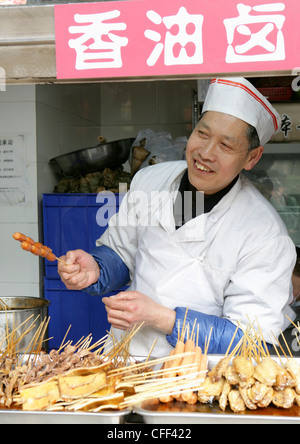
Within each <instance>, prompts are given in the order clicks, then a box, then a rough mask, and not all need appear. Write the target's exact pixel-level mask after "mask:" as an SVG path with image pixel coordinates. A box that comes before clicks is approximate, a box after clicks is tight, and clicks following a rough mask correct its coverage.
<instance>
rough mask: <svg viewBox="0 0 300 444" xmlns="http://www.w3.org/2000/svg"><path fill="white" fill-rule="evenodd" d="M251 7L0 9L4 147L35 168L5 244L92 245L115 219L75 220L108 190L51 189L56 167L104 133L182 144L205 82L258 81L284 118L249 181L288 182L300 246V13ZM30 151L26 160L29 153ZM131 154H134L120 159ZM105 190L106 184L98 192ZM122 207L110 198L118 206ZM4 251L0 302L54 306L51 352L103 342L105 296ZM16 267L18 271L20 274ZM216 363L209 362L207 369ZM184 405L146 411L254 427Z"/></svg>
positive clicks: (165, 417) (90, 417) (155, 416)
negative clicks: (15, 237) (38, 301)
mask: <svg viewBox="0 0 300 444" xmlns="http://www.w3.org/2000/svg"><path fill="white" fill-rule="evenodd" d="M216 3H218V4H216ZM248 3H249V4H250V5H249V6H246V5H241V4H239V3H238V2H237V1H235V0H230V1H228V2H224V1H221V0H218V2H214V5H212V4H211V2H210V1H209V0H207V1H203V2H202V3H201V6H199V2H196V1H189V2H186V1H182V0H176V1H174V2H172V3H170V2H161V1H148V0H141V1H137V0H136V1H124V2H99V3H90V2H87V3H70V4H57V5H53V4H41V3H39V4H35V5H31V4H28V5H24V6H7V7H6V6H3V7H1V9H0V17H1V23H2V26H1V30H0V42H1V45H0V54H1V69H2V70H1V74H2V77H1V79H2V80H3V82H2V85H1V86H2V88H1V96H0V101H1V103H3V104H5V107H6V110H7V115H8V117H7V119H9V120H11V118H12V116H13V115H16V124H15V125H12V124H10V125H6V123H5V122H6V121H5V119H4V123H3V127H0V129H1V135H0V139H1V141H2V142H1V143H2V144H3V145H6V143H5V141H6V142H7V144H8V141H13V146H14V147H15V148H14V153H15V156H16V158H17V161H18V162H19V163H20V164H21V167H23V169H22V168H21V169H20V170H23V171H25V172H26V173H25V174H21V173H20V174H19V175H18V179H19V181H20V182H19V185H18V192H16V191H15V190H14V189H13V187H12V186H11V181H10V182H9V183H8V185H7V188H8V190H10V192H9V193H8V192H7V191H5V192H4V193H3V197H2V199H3V200H2V206H3V207H5V209H6V210H7V213H6V216H1V218H2V220H1V221H0V223H1V224H2V225H3V230H2V233H3V237H5V238H6V239H8V238H9V239H11V234H12V233H13V232H14V231H23V232H25V233H26V234H28V235H29V236H31V237H32V238H34V239H39V240H41V241H43V242H44V243H45V244H46V245H49V246H50V247H51V248H53V250H54V252H55V254H57V256H60V255H62V254H64V253H65V252H66V251H67V250H68V249H71V248H73V244H74V238H72V237H71V236H70V239H69V238H68V236H69V235H70V234H73V236H75V238H76V239H77V244H76V248H83V249H86V250H90V249H91V245H92V243H93V242H94V240H95V238H96V236H97V237H100V234H101V233H102V232H103V230H104V229H105V227H106V226H107V222H108V221H107V219H106V225H105V224H102V225H101V224H99V223H95V224H94V226H90V225H89V224H87V226H83V225H80V224H79V223H78V221H79V220H81V219H80V218H82V220H83V222H84V221H86V220H89V219H92V220H94V221H95V220H96V221H97V214H98V215H99V214H100V213H99V211H100V212H101V208H102V207H103V205H105V204H106V202H104V201H101V199H100V200H97V199H99V197H97V196H99V195H98V193H96V194H95V191H94V190H93V191H92V190H91V188H90V183H89V182H88V183H87V181H86V179H85V180H81V183H80V184H79V185H76V187H77V189H76V190H77V191H78V186H79V187H81V189H80V190H79V191H80V193H78V192H77V193H74V192H71V193H70V195H69V196H68V195H66V193H65V192H62V191H60V192H59V193H55V194H54V193H53V190H54V188H55V187H57V186H58V176H57V172H54V171H53V165H51V164H50V163H49V161H50V159H53V158H55V159H56V161H57V160H58V159H59V158H62V157H63V156H65V155H70V154H71V153H73V152H74V151H76V152H77V150H78V149H80V148H83V147H87V146H90V147H93V146H95V145H98V137H99V136H100V135H101V136H104V137H105V138H106V139H107V140H108V141H109V142H111V141H116V140H121V139H129V140H131V142H132V143H131V146H132V144H133V142H134V141H136V140H137V139H138V135H139V134H140V133H143V132H145V130H147V129H148V128H150V127H151V128H152V129H153V130H155V133H156V134H159V133H161V132H162V131H168V133H170V134H171V133H172V134H171V137H173V139H177V138H183V137H188V135H189V133H190V132H191V130H192V129H193V126H194V123H195V121H196V120H197V117H198V115H199V112H200V110H201V103H202V102H203V100H202V96H203V94H205V88H207V83H205V81H207V80H209V79H211V78H213V77H215V76H216V75H220V74H222V75H226V76H227V75H243V76H245V77H248V78H252V79H255V81H256V82H257V83H256V85H257V87H258V88H261V89H262V90H263V89H264V88H270V89H268V91H266V90H265V94H266V95H268V96H269V94H271V93H274V94H275V93H276V92H277V94H279V96H278V95H277V96H276V97H275V98H274V99H273V101H274V103H275V106H276V107H278V110H279V112H280V114H281V115H282V116H285V117H284V125H283V127H282V128H281V131H280V133H279V135H278V136H277V139H276V140H274V141H273V143H272V144H270V146H268V147H267V149H266V153H267V154H269V155H270V156H271V157H272V165H269V163H270V162H269V163H268V158H266V161H265V163H266V171H267V175H266V176H265V177H262V175H261V172H260V171H258V172H257V174H255V172H254V176H252V178H251V179H252V180H253V181H254V182H255V181H256V182H257V185H258V187H260V188H263V187H264V185H265V184H266V183H267V179H269V178H270V177H271V179H272V180H273V183H275V182H276V181H278V180H279V178H278V168H280V169H281V175H280V184H279V183H276V185H277V188H278V190H279V191H281V189H282V188H284V189H285V197H284V205H283V204H282V202H283V200H282V199H278V200H277V202H274V205H277V209H278V211H279V212H280V213H281V214H282V215H283V218H284V219H285V222H286V223H287V225H288V228H289V231H290V234H291V236H292V237H293V240H294V241H295V243H300V226H299V220H300V218H299V206H300V201H299V193H298V191H297V190H298V188H297V187H298V185H299V177H298V174H297V171H299V161H300V135H299V98H298V92H299V89H300V88H299V85H298V77H297V76H298V75H299V73H300V69H298V68H297V50H296V45H295V44H294V42H295V41H297V40H298V39H299V35H298V31H297V23H295V21H296V17H297V14H298V12H297V11H298V9H299V5H298V4H297V2H296V1H291V0H290V1H289V2H287V1H286V2H280V3H274V2H271V1H266V2H264V4H260V3H261V2H257V1H254V0H251V1H249V2H248ZM298 15H299V14H298ZM104 21H109V24H110V25H109V26H108V25H107V23H106V25H107V27H104V29H105V31H103V34H102V35H99V34H97V33H96V34H95V30H97V29H99V27H101V25H103V22H104ZM199 80H200V81H199ZM22 88H24V89H22ZM280 94H281V95H280ZM28 105H29V106H28ZM17 109H18V111H16V110H17ZM29 109H30V113H31V114H30V115H29V111H28V110H29ZM18 113H19V114H18ZM23 120H24V122H23ZM17 136H18V137H17ZM140 139H141V138H140ZM140 141H141V140H139V142H140ZM287 145H288V149H287V148H286V146H287ZM145 148H146V149H147V146H146V147H145ZM24 151H26V156H25V158H23V157H22V154H20V153H22V152H23V153H24ZM151 154H152V156H151V157H153V153H151ZM274 154H275V155H276V158H274ZM154 155H157V153H154ZM128 159H129V153H128V156H127V158H126V159H124V161H123V160H122V161H121V164H122V165H124V164H125V163H126V162H127V161H128ZM274 159H275V164H274ZM108 166H110V165H106V167H108ZM117 166H119V165H117ZM131 167H132V164H129V163H128V164H127V165H125V170H127V171H129V172H130V168H131ZM101 172H103V170H101ZM86 173H87V174H89V173H94V171H90V170H89V171H86ZM124 177H125V176H123V179H124ZM60 179H61V177H60ZM297 181H298V182H297ZM122 182H123V183H124V180H123V181H122ZM62 185H63V186H67V185H66V183H63V184H61V183H60V186H62ZM101 186H103V185H102V184H100V182H99V183H98V184H97V188H96V190H97V191H99V187H101ZM115 188H116V186H113V185H112V184H111V185H110V186H108V187H106V189H107V190H110V191H111V192H113V190H114V189H115ZM20 191H22V192H20ZM56 191H57V189H56ZM14 199H16V200H15V201H14ZM118 204H119V202H113V205H112V206H115V211H117V210H118ZM76 210H77V212H76ZM78 210H79V211H78ZM78 213H80V215H79V214H78ZM110 214H111V215H112V214H113V210H112V211H111V212H110ZM66 220H68V224H69V225H68V227H70V224H71V223H72V222H74V221H75V222H76V223H74V227H73V228H72V229H70V228H68V229H66ZM98 221H99V220H98ZM20 222H21V223H20ZM75 225H76V229H78V232H79V233H81V235H82V239H80V238H79V236H78V234H77V232H76V229H75ZM64 229H66V232H64ZM58 233H60V235H59V236H58ZM99 233H100V234H99ZM78 239H79V240H78ZM56 242H57V243H56ZM4 245H5V247H7V250H8V251H9V252H10V253H9V257H8V260H7V261H6V264H5V265H4V269H3V271H2V273H3V275H2V276H1V281H3V283H4V284H3V293H2V295H1V296H3V297H4V296H10V295H11V296H16V295H20V296H21V295H23V296H32V295H33V296H36V297H46V299H49V300H50V301H51V305H50V307H49V313H50V315H51V323H50V324H49V332H50V334H49V337H50V338H51V337H54V339H51V340H50V348H52V349H54V350H55V349H56V350H57V349H60V346H61V344H62V343H63V339H64V336H65V334H66V332H67V329H68V326H69V325H71V324H72V325H73V331H72V330H71V333H70V336H69V338H71V339H73V340H74V342H77V341H79V340H80V338H81V337H82V336H86V337H87V336H88V335H89V334H90V333H91V334H92V335H93V336H94V337H95V338H96V340H98V339H100V338H101V337H102V334H103V336H104V333H103V331H101V330H99V316H100V311H99V310H100V306H99V304H97V301H95V299H93V298H91V297H89V298H88V299H87V297H85V296H84V294H80V295H79V294H77V295H73V294H71V293H68V292H67V291H66V289H65V288H64V286H62V284H61V283H60V282H59V280H58V276H57V274H56V268H55V265H53V264H51V263H50V264H49V263H47V264H46V266H45V265H44V261H43V260H40V262H38V259H37V258H34V257H31V256H29V255H28V256H27V258H28V259H27V261H26V264H25V266H24V265H23V263H24V256H22V254H25V253H21V252H20V251H19V249H17V246H16V245H15V244H14V246H13V247H11V244H10V243H9V242H8V241H7V240H5V244H4ZM5 249H6V248H5ZM10 269H13V270H14V273H12V272H11V271H10ZM17 270H21V271H20V272H19V276H18V277H17V278H16V277H15V273H16V271H17ZM12 274H13V276H12ZM5 275H6V276H5ZM16 279H17V283H16V282H15V281H16ZM24 292H25V293H26V294H24ZM87 301H88V302H87ZM4 303H5V300H4ZM87 306H88V308H87ZM102 311H103V308H102ZM93 316H94V317H93ZM102 316H104V315H103V313H102ZM101 328H102V330H104V332H105V331H106V329H107V328H108V326H107V325H106V324H105V319H104V317H103V321H102V322H101ZM74 329H75V331H74ZM297 334H298V333H297V328H296V327H294V326H293V328H292V329H291V332H290V336H291V337H290V338H289V339H290V340H291V342H292V343H293V341H295V342H296V343H295V344H294V345H295V350H294V349H293V350H291V351H293V355H294V356H296V355H297V352H299V347H298V343H297ZM72 335H73V336H72ZM51 341H52V343H51ZM149 352H150V350H149ZM280 353H281V349H280V347H279V354H280ZM287 353H288V352H287ZM276 359H277V358H276ZM278 359H279V362H280V358H278ZM217 362H218V360H216V359H215V358H213V357H211V358H210V361H209V369H210V370H212V368H214V367H215V366H216V364H217ZM271 387H272V385H271ZM193 388H194V389H196V387H193ZM128 406H129V407H127V410H125V414H124V415H123V414H122V413H120V412H117V413H116V412H114V414H112V413H107V412H105V413H103V412H102V413H99V412H98V413H90V412H89V413H83V414H82V415H81V414H79V413H76V412H71V413H66V412H55V411H52V412H48V413H41V412H39V413H35V414H32V413H27V412H26V413H25V412H21V413H20V412H16V411H3V412H1V415H0V422H1V421H3V422H5V421H8V422H13V421H22V420H23V421H24V422H30V421H33V422H38V421H40V422H43V421H45V422H48V423H51V421H52V422H54V423H55V422H59V421H61V422H63V421H71V422H78V421H82V422H85V421H86V422H89V421H95V422H96V423H99V422H102V423H107V422H111V421H112V422H119V421H124V420H125V419H124V418H125V416H126V415H128V413H129V411H131V409H134V408H135V407H133V405H132V404H128ZM60 407H61V406H60ZM128 408H129V411H128ZM176 408H177V407H176V405H175V406H174V405H173V406H172V409H169V410H164V411H162V409H161V406H160V407H159V408H157V405H155V404H151V403H150V406H149V405H148V408H147V409H146V410H145V405H144V406H140V405H139V406H137V407H136V409H137V411H138V413H139V415H140V416H141V417H142V418H144V420H145V421H146V422H149V423H151V422H152V423H159V422H161V423H164V424H166V423H167V422H171V423H172V422H173V423H174V422H176V421H179V422H186V423H189V422H193V421H194V422H195V423H201V422H207V421H208V422H209V421H212V422H217V421H219V422H227V423H228V422H239V421H241V422H242V421H243V420H245V417H244V416H243V415H239V414H235V415H232V414H230V415H229V414H228V412H227V415H226V414H225V413H224V412H223V413H221V412H220V411H218V412H214V411H212V410H209V409H207V408H206V407H205V408H203V406H199V405H198V409H197V408H191V409H190V410H189V409H188V410H189V411H188V413H187V412H186V410H185V408H186V406H185V408H183V409H182V408H181V410H180V409H179V411H178V410H176ZM292 410H293V412H292V413H291V415H290V416H288V420H289V421H290V422H295V421H297V420H298V417H299V415H300V412H299V411H298V408H297V407H294V406H293V407H292ZM277 413H278V412H277V411H276V410H275V412H274V410H272V412H271V413H270V414H269V415H267V421H269V422H272V421H275V422H278V421H281V420H284V419H286V416H285V417H283V415H282V416H280V415H277ZM64 414H65V416H62V415H64ZM193 415H194V416H193ZM271 415H273V419H272V417H271ZM274 415H275V419H274ZM285 415H286V412H285ZM264 416H265V417H264V418H263V419H262V417H260V419H259V418H258V417H257V415H256V416H255V415H254V414H253V415H250V414H249V416H247V419H246V421H248V422H249V423H251V422H252V421H253V422H257V421H259V420H261V421H264V420H266V415H264ZM22 418H23V419H22ZM127 420H128V419H127Z"/></svg>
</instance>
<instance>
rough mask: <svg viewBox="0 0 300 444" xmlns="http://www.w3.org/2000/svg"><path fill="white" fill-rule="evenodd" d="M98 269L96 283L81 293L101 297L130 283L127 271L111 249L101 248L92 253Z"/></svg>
mask: <svg viewBox="0 0 300 444" xmlns="http://www.w3.org/2000/svg"><path fill="white" fill-rule="evenodd" d="M91 254H92V256H93V257H94V259H95V261H96V262H97V263H98V265H99V268H100V278H99V280H98V282H96V283H95V284H93V285H91V286H90V287H88V288H85V289H84V290H83V291H84V292H85V293H89V294H91V295H92V296H102V295H104V294H107V293H110V292H112V291H115V290H118V289H120V288H122V287H124V286H125V285H127V284H128V282H129V281H130V276H129V270H128V268H127V266H126V265H125V264H124V262H123V261H122V259H121V258H120V256H119V255H118V254H117V253H116V252H115V251H114V250H112V249H110V248H108V247H106V246H104V245H103V246H101V247H97V248H96V249H95V250H94V251H93V252H92V253H91Z"/></svg>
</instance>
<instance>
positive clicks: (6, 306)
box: [0, 298, 10, 310]
mask: <svg viewBox="0 0 300 444" xmlns="http://www.w3.org/2000/svg"><path fill="white" fill-rule="evenodd" d="M0 303H1V304H2V305H3V307H4V309H5V310H10V307H9V306H8V305H7V304H6V303H5V302H4V301H3V299H1V298H0Z"/></svg>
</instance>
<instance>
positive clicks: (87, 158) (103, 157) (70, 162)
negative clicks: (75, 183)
mask: <svg viewBox="0 0 300 444" xmlns="http://www.w3.org/2000/svg"><path fill="white" fill-rule="evenodd" d="M134 141H135V139H133V138H130V139H122V140H117V141H114V142H110V143H104V144H99V145H97V146H94V147H90V148H84V149H81V150H77V151H73V152H71V153H68V154H63V155H62V156H58V157H54V158H53V159H51V160H50V163H52V164H56V165H57V166H58V167H59V169H60V171H61V172H62V173H63V175H64V176H65V177H77V176H84V175H85V174H88V173H93V172H94V171H100V170H102V169H104V168H117V167H118V166H120V165H122V164H124V163H125V162H126V161H127V160H128V159H129V154H130V149H131V147H132V144H133V142H134Z"/></svg>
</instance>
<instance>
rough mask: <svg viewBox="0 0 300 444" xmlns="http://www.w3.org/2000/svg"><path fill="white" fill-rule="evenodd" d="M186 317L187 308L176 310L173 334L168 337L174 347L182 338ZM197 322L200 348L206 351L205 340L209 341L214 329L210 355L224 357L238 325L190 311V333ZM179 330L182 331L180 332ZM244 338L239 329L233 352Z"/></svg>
mask: <svg viewBox="0 0 300 444" xmlns="http://www.w3.org/2000/svg"><path fill="white" fill-rule="evenodd" d="M185 315H186V308H183V307H177V308H176V322H175V327H174V330H173V332H172V334H171V335H170V336H167V340H168V342H169V343H170V344H171V345H172V346H173V347H175V346H176V343H177V340H178V335H179V336H180V334H181V330H182V326H183V322H184V318H185ZM195 320H196V328H195V331H196V332H197V328H198V325H199V342H198V346H199V347H201V348H202V350H204V347H205V339H206V338H207V339H208V337H209V335H210V332H211V329H212V334H211V340H210V343H209V348H208V354H213V355H224V354H225V353H226V352H227V350H228V347H229V345H230V342H231V341H232V338H233V335H234V333H235V331H236V328H237V327H236V325H234V324H233V323H232V322H230V321H228V320H227V319H223V318H219V317H217V316H212V315H206V314H204V313H200V312H197V311H193V310H189V311H188V313H187V318H186V325H189V326H190V329H189V331H190V332H191V331H192V330H193V325H194V322H195ZM178 324H179V325H178ZM178 328H179V330H180V331H179V332H178ZM243 336H244V334H243V332H242V330H240V329H239V330H238V331H237V334H236V336H235V339H234V342H233V344H232V347H231V351H232V350H233V349H234V347H235V346H236V345H237V344H238V342H239V341H240V340H241V338H242V337H243Z"/></svg>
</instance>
